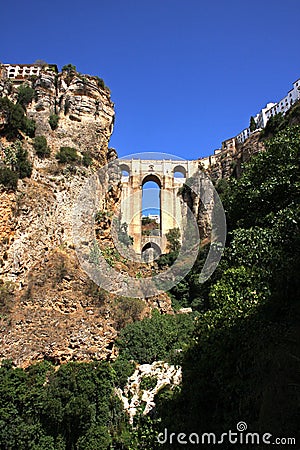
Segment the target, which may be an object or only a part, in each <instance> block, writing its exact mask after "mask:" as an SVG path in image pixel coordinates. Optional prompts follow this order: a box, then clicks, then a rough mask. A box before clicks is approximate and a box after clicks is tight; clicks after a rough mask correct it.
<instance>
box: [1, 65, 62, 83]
mask: <svg viewBox="0 0 300 450" xmlns="http://www.w3.org/2000/svg"><path fill="white" fill-rule="evenodd" d="M2 69H3V70H2V76H4V77H5V78H10V79H12V80H18V79H20V80H22V79H24V78H28V77H31V76H33V75H35V76H38V75H39V74H40V72H41V70H42V69H43V70H54V71H55V72H58V69H57V66H56V64H46V65H45V66H42V65H41V64H2Z"/></svg>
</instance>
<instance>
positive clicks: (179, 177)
mask: <svg viewBox="0 0 300 450" xmlns="http://www.w3.org/2000/svg"><path fill="white" fill-rule="evenodd" d="M173 174H174V179H175V181H178V182H183V181H184V180H185V179H186V170H185V168H184V167H182V166H176V167H175V168H174V170H173Z"/></svg>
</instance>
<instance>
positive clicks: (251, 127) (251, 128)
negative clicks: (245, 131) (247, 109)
mask: <svg viewBox="0 0 300 450" xmlns="http://www.w3.org/2000/svg"><path fill="white" fill-rule="evenodd" d="M256 129H257V125H256V122H255V119H254V117H253V116H251V117H250V131H255V130H256Z"/></svg>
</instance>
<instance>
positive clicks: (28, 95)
mask: <svg viewBox="0 0 300 450" xmlns="http://www.w3.org/2000/svg"><path fill="white" fill-rule="evenodd" d="M34 97H35V90H34V89H33V88H31V87H30V86H28V85H26V84H23V85H21V86H19V88H18V98H17V103H19V104H20V105H21V106H22V107H23V108H24V109H26V107H27V106H28V105H29V103H31V102H32V100H33V99H34Z"/></svg>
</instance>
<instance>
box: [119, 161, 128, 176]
mask: <svg viewBox="0 0 300 450" xmlns="http://www.w3.org/2000/svg"><path fill="white" fill-rule="evenodd" d="M120 170H121V173H122V177H129V175H130V168H129V166H127V164H121V165H120Z"/></svg>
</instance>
